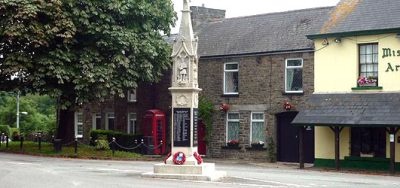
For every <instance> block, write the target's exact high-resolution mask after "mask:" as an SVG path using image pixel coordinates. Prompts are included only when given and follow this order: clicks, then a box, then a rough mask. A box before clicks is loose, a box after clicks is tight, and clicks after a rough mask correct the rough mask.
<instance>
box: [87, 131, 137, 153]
mask: <svg viewBox="0 0 400 188" xmlns="http://www.w3.org/2000/svg"><path fill="white" fill-rule="evenodd" d="M90 136H91V137H92V141H91V144H92V145H95V146H96V145H97V144H95V143H94V142H93V141H95V140H97V141H99V140H106V141H107V142H111V141H112V138H113V137H114V138H115V140H116V142H117V143H118V144H119V145H121V146H123V147H126V148H131V147H134V146H136V145H137V144H140V142H141V140H142V139H143V135H133V134H127V133H122V132H118V131H111V130H92V131H90ZM135 140H136V141H137V143H135ZM116 149H117V150H122V151H127V150H125V149H123V148H121V147H118V146H117V147H116ZM137 151H138V150H137Z"/></svg>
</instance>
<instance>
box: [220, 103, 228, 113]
mask: <svg viewBox="0 0 400 188" xmlns="http://www.w3.org/2000/svg"><path fill="white" fill-rule="evenodd" d="M219 110H221V111H223V112H227V111H228V110H229V105H228V104H226V103H222V104H221V105H220V106H219Z"/></svg>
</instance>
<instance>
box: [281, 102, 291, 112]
mask: <svg viewBox="0 0 400 188" xmlns="http://www.w3.org/2000/svg"><path fill="white" fill-rule="evenodd" d="M292 108H293V105H292V104H290V103H289V102H288V101H285V102H284V103H283V109H285V110H286V111H290V110H291V109H292Z"/></svg>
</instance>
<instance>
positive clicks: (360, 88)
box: [351, 86, 383, 91]
mask: <svg viewBox="0 0 400 188" xmlns="http://www.w3.org/2000/svg"><path fill="white" fill-rule="evenodd" d="M382 89H383V87H381V86H361V87H353V88H351V90H353V91H360V90H382Z"/></svg>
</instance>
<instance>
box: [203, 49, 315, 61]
mask: <svg viewBox="0 0 400 188" xmlns="http://www.w3.org/2000/svg"><path fill="white" fill-rule="evenodd" d="M314 51H315V49H314V48H303V49H295V50H277V51H267V52H251V53H241V54H227V55H212V56H200V59H219V58H232V57H251V56H261V55H276V54H288V53H301V52H314Z"/></svg>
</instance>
